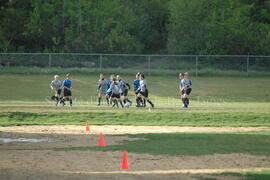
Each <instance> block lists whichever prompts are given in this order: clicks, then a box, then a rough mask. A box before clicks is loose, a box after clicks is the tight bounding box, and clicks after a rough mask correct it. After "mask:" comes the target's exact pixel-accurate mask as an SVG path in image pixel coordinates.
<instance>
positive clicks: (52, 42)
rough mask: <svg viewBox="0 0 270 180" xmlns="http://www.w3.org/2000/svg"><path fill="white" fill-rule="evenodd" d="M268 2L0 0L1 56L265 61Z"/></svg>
mask: <svg viewBox="0 0 270 180" xmlns="http://www.w3.org/2000/svg"><path fill="white" fill-rule="evenodd" d="M269 23H270V0H225V1H224V0H1V1H0V52H77V53H141V54H198V55H201V54H252V55H269V54H270V24H269Z"/></svg>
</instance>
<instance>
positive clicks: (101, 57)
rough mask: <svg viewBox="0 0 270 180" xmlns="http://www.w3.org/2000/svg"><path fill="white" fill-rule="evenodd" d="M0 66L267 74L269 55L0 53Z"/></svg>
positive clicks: (205, 73)
mask: <svg viewBox="0 0 270 180" xmlns="http://www.w3.org/2000/svg"><path fill="white" fill-rule="evenodd" d="M0 67H1V71H2V72H12V69H13V70H14V69H15V70H14V71H16V68H18V67H20V68H21V70H22V71H23V69H24V70H28V71H31V69H30V68H29V67H35V68H37V69H46V71H47V72H48V71H50V70H51V69H55V70H56V71H57V70H59V69H61V68H62V69H65V70H68V71H75V72H81V73H99V72H104V73H119V72H121V73H122V74H135V73H136V72H144V73H145V74H148V75H176V74H179V72H186V71H187V72H189V73H190V74H191V75H193V76H270V56H248V55H246V56H245V55H234V56H233V55H140V54H82V53H81V54H77V53H0ZM27 68H28V69H27ZM7 69H8V70H7ZM17 71H20V70H17Z"/></svg>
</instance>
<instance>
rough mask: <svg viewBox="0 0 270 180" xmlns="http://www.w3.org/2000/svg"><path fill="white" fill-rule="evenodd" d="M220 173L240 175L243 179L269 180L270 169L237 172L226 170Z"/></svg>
mask: <svg viewBox="0 0 270 180" xmlns="http://www.w3.org/2000/svg"><path fill="white" fill-rule="evenodd" d="M220 175H229V176H236V177H240V178H241V179H243V180H269V179H270V171H261V172H248V173H235V172H224V173H221V174H220Z"/></svg>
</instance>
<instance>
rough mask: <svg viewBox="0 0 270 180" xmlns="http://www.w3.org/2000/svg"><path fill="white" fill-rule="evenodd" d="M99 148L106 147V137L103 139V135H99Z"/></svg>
mask: <svg viewBox="0 0 270 180" xmlns="http://www.w3.org/2000/svg"><path fill="white" fill-rule="evenodd" d="M98 145H99V147H104V146H105V142H104V137H103V134H102V133H100V135H99V144H98Z"/></svg>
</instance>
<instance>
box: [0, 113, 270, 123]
mask: <svg viewBox="0 0 270 180" xmlns="http://www.w3.org/2000/svg"><path fill="white" fill-rule="evenodd" d="M86 120H89V121H90V123H91V124H92V125H135V126H136V125H145V126H149V125H152V126H215V127H217V126H231V127H237V126H270V113H265V112H260V113H259V112H257V113H255V112H210V113H209V112H185V111H181V112H174V111H164V112H158V111H151V112H148V111H144V110H141V111H137V112H134V111H133V110H125V111H120V112H118V111H116V110H113V111H110V110H108V111H91V112H57V111H52V112H27V111H26V112H18V111H10V112H1V113H0V126H11V125H84V124H85V121H86Z"/></svg>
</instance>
